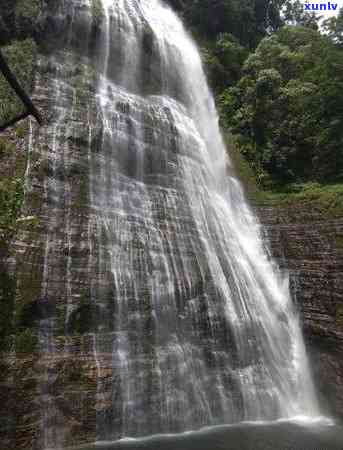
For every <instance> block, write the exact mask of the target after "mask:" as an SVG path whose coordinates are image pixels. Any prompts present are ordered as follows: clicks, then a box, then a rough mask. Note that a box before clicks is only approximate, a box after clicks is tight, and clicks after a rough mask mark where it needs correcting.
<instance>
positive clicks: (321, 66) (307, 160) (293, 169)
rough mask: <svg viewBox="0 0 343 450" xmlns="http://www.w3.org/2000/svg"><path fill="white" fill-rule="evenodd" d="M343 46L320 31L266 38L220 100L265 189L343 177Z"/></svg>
mask: <svg viewBox="0 0 343 450" xmlns="http://www.w3.org/2000/svg"><path fill="white" fill-rule="evenodd" d="M342 74H343V51H342V50H341V49H340V48H337V47H336V45H335V44H334V43H333V42H332V41H331V40H330V39H329V38H328V37H326V36H322V35H321V34H320V33H319V32H318V31H315V30H313V29H311V28H305V27H301V26H297V27H290V26H286V27H283V28H281V29H280V30H279V31H278V32H277V33H275V34H274V35H273V36H271V37H268V38H265V39H263V40H262V41H261V42H260V44H259V46H258V47H257V49H256V51H255V52H254V53H253V54H251V55H250V56H249V57H248V59H247V60H246V62H245V63H244V66H243V76H242V77H241V79H240V80H239V82H238V83H237V85H236V86H234V87H231V88H228V89H226V90H225V91H224V92H223V93H222V94H221V96H220V98H219V102H220V106H221V110H222V112H223V114H224V120H223V122H224V124H225V125H227V126H228V127H229V128H230V129H231V131H232V132H233V133H234V134H235V135H236V136H237V142H238V146H239V148H240V151H241V153H242V154H243V155H244V157H245V158H246V159H247V160H248V161H249V162H250V163H251V165H252V167H253V168H254V171H255V173H256V174H257V178H258V181H259V184H260V185H261V186H262V187H263V188H270V187H271V186H273V185H279V184H286V183H290V182H306V181H320V182H325V181H327V180H330V181H339V180H341V179H343V152H342V146H343V114H342V113H343V90H342V87H343V75H342Z"/></svg>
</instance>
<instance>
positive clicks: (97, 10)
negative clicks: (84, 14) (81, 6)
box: [91, 0, 104, 26]
mask: <svg viewBox="0 0 343 450" xmlns="http://www.w3.org/2000/svg"><path fill="white" fill-rule="evenodd" d="M91 2H92V3H91V8H92V17H93V22H94V24H95V25H97V26H98V25H100V23H101V21H102V19H103V17H104V10H103V8H102V3H101V1H100V0H91Z"/></svg>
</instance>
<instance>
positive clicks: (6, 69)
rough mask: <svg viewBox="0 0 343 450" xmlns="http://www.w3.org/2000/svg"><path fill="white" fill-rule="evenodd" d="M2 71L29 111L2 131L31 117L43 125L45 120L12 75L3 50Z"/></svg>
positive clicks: (3, 126) (1, 57) (0, 64)
mask: <svg viewBox="0 0 343 450" xmlns="http://www.w3.org/2000/svg"><path fill="white" fill-rule="evenodd" d="M0 70H1V72H2V73H3V75H4V77H5V78H6V80H7V81H8V83H9V84H10V86H11V87H12V89H13V90H14V91H15V93H16V94H17V95H18V97H19V98H20V100H21V101H22V102H23V103H24V105H25V106H26V109H27V111H26V112H25V113H23V114H21V115H19V116H17V117H16V118H15V119H13V120H10V121H9V122H7V123H6V124H4V125H1V127H0V131H3V130H4V129H5V128H7V127H9V126H11V125H13V124H14V123H16V122H17V121H18V120H21V119H24V118H25V117H27V116H29V115H32V116H33V117H34V118H35V119H36V120H37V122H38V123H39V125H42V123H43V119H42V116H41V114H40V112H39V111H38V109H37V108H36V107H35V105H34V104H33V103H32V101H31V99H30V97H29V96H28V95H27V94H26V92H25V90H24V89H23V88H22V87H21V86H20V84H19V82H18V80H17V78H16V77H15V75H14V74H13V73H12V71H11V69H10V68H9V66H8V64H7V62H6V60H5V58H4V56H3V54H2V52H1V50H0Z"/></svg>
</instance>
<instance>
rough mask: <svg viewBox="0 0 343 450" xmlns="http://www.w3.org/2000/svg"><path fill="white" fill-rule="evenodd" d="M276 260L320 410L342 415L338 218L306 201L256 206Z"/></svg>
mask: <svg viewBox="0 0 343 450" xmlns="http://www.w3.org/2000/svg"><path fill="white" fill-rule="evenodd" d="M257 212H258V214H259V217H260V220H261V222H262V224H263V225H264V226H265V234H266V238H267V240H268V241H269V243H270V247H271V252H272V255H273V256H274V257H275V258H276V259H277V262H278V264H279V265H280V266H281V267H282V268H283V269H285V270H288V271H289V274H290V283H291V291H292V294H293V299H294V301H295V303H296V305H297V307H298V309H299V311H300V314H301V323H302V328H303V330H304V334H305V338H306V343H307V350H308V353H309V355H310V358H311V363H312V370H313V373H314V377H315V383H316V386H317V389H319V392H320V394H321V402H322V405H323V407H324V409H325V410H326V411H327V412H329V413H331V414H333V415H335V416H338V417H341V418H342V417H343V320H342V317H343V316H342V315H343V247H342V245H341V242H342V236H343V219H336V220H328V219H326V218H325V215H324V214H320V213H316V212H315V211H313V209H309V210H307V208H306V205H303V206H302V207H298V208H296V209H295V210H294V209H293V210H292V211H291V212H290V211H288V210H287V209H285V208H274V207H273V208H259V209H258V210H257Z"/></svg>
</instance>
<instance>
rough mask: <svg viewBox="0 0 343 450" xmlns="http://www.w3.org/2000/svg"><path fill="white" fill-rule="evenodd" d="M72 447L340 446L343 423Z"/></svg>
mask: <svg viewBox="0 0 343 450" xmlns="http://www.w3.org/2000/svg"><path fill="white" fill-rule="evenodd" d="M73 450H343V424H338V423H333V422H330V421H321V420H320V421H312V422H311V421H307V422H305V421H291V422H290V421H277V422H254V423H241V424H237V425H220V426H215V427H208V428H204V429H202V430H199V431H189V432H185V433H181V434H161V435H154V436H147V437H143V438H138V439H131V438H127V439H122V440H120V441H116V442H97V443H95V444H91V445H84V446H80V447H74V448H73Z"/></svg>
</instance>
